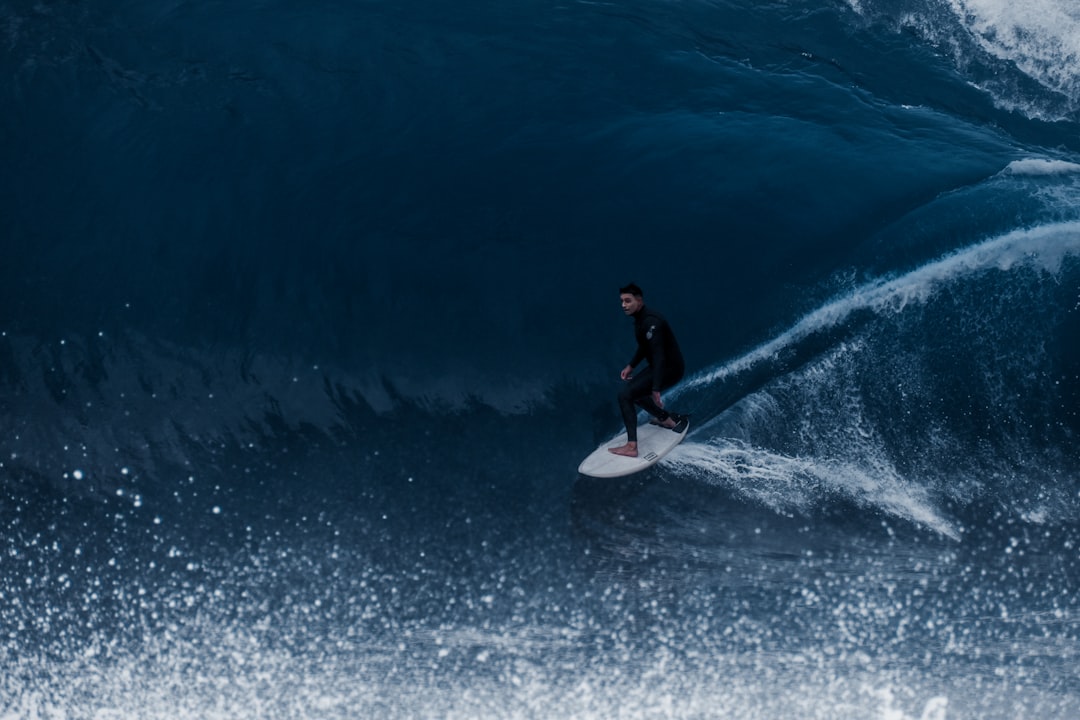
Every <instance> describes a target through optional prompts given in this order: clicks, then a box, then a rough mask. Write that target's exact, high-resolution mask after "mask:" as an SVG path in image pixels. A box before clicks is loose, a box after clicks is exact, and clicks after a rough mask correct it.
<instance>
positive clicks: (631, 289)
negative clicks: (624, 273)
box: [619, 283, 645, 297]
mask: <svg viewBox="0 0 1080 720" xmlns="http://www.w3.org/2000/svg"><path fill="white" fill-rule="evenodd" d="M627 293H629V294H631V295H637V296H638V297H645V293H643V292H642V291H641V288H639V287H638V286H637V285H635V284H634V283H630V284H629V285H627V286H626V287H621V288H619V294H620V295H626V294H627Z"/></svg>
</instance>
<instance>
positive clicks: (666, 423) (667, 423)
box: [657, 415, 679, 430]
mask: <svg viewBox="0 0 1080 720" xmlns="http://www.w3.org/2000/svg"><path fill="white" fill-rule="evenodd" d="M657 424H658V425H659V426H660V427H662V428H667V429H668V430H671V429H672V428H673V427H675V426H676V425H678V424H679V423H678V422H676V420H675V418H674V417H673V416H671V415H668V417H667V419H666V420H661V421H660V422H659V423H657Z"/></svg>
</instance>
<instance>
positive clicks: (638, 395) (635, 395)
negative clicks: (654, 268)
mask: <svg viewBox="0 0 1080 720" xmlns="http://www.w3.org/2000/svg"><path fill="white" fill-rule="evenodd" d="M619 302H621V303H622V309H623V312H624V313H626V314H627V315H629V316H630V317H632V318H633V319H634V337H635V338H636V339H637V351H635V352H634V356H633V357H632V358H630V362H629V363H627V365H626V367H624V368H623V369H622V372H620V373H619V377H621V378H622V379H623V380H625V381H626V385H625V386H623V389H622V390H621V391H620V392H619V410H620V411H621V412H622V418H623V423H625V424H626V438H627V442H626V444H625V445H620V446H619V447H613V448H609V449H610V451H611V452H613V453H615V454H616V455H625V456H627V457H637V409H636V408H635V407H634V406H635V405H639V406H641V408H642V409H643V410H645V412H647V413H649V414H650V415H652V416H653V417H654V418H656V419H655V420H654V422H656V423H657V424H658V425H660V426H662V427H666V428H668V429H672V430H674V429H676V427H677V426H678V425H679V423H680V422H681V421H682V419H683V418H682V416H680V415H676V414H675V413H669V412H668V411H667V410H665V409H664V401H663V400H661V398H660V392H661V391H662V390H667V389H668V388H670V387H671V386H672V385H674V384H675V383H677V382H679V380H681V379H682V376H683V373H684V372H685V370H686V368H685V365H684V363H683V356H682V351H680V350H679V343H678V342H676V340H675V333H673V332H672V331H671V326H670V325H668V323H667V320H665V319H664V317H663V316H662V315H661V314H660V313H658V312H656V311H655V310H652V309H651V308H648V307H646V306H645V298H644V293H643V292H642V290H641V288H639V287H638V286H637V285H635V284H634V283H630V284H629V285H627V286H626V287H623V288H619ZM642 360H647V361H648V365H647V366H646V367H645V369H644V370H642V371H641V372H640V373H638V374H637V375H635V374H634V367H636V366H637V365H638V363H640V362H641V361H642Z"/></svg>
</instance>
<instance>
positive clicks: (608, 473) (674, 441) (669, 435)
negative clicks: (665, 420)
mask: <svg viewBox="0 0 1080 720" xmlns="http://www.w3.org/2000/svg"><path fill="white" fill-rule="evenodd" d="M689 431H690V420H689V418H687V417H683V418H682V420H681V421H680V422H679V424H678V425H676V426H675V429H673V430H669V429H667V428H665V427H660V426H659V425H652V424H649V423H646V424H644V425H639V426H638V431H637V432H638V456H637V457H636V458H629V457H623V456H622V455H616V454H615V453H611V452H608V448H612V447H617V446H619V445H625V444H626V433H625V432H623V433H621V434H619V435H616V436H615V437H613V438H612V439H611V440H608V441H607V442H606V443H604V444H603V445H601V446H600V447H598V448H596V450H594V451H593V452H592V453H591V454H590V455H589V456H588V457H587V458H585V459H584V460H582V461H581V465H579V466H578V472H579V473H581V474H582V475H588V476H589V477H595V478H614V477H623V476H624V475H633V474H634V473H636V472H641V471H642V470H644V469H645V468H648V467H652V466H653V465H655V464H656V463H658V462H660V459H661V458H662V457H664V456H665V455H667V454H668V453H669V452H671V451H672V450H673V449H674V448H675V446H676V445H678V444H679V443H681V442H682V441H683V438H684V437H686V433H687V432H689Z"/></svg>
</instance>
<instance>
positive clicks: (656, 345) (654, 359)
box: [649, 323, 668, 405]
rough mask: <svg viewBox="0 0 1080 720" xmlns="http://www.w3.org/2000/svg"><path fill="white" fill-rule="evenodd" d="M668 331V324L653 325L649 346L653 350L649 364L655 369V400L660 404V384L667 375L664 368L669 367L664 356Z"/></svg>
mask: <svg viewBox="0 0 1080 720" xmlns="http://www.w3.org/2000/svg"><path fill="white" fill-rule="evenodd" d="M666 332H668V329H667V326H666V325H661V324H660V323H657V324H656V325H654V326H653V327H652V330H651V331H650V337H649V347H650V348H651V349H652V352H651V353H650V355H649V364H650V365H652V371H653V400H654V401H656V404H657V405H660V401H659V397H660V385H661V384H662V383H663V382H664V378H665V377H667V376H666V375H665V374H664V370H665V368H666V367H667V358H666V357H664V337H663V336H664V333H666Z"/></svg>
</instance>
